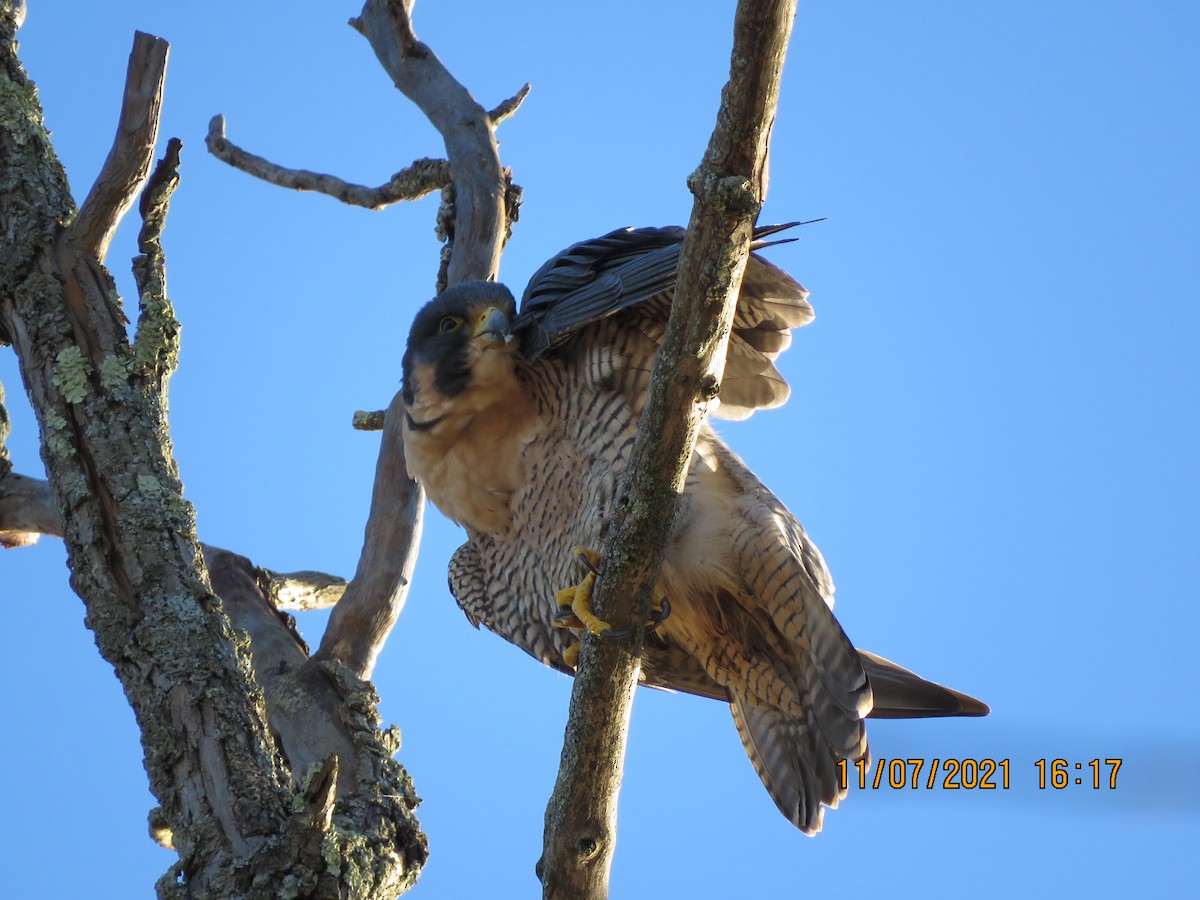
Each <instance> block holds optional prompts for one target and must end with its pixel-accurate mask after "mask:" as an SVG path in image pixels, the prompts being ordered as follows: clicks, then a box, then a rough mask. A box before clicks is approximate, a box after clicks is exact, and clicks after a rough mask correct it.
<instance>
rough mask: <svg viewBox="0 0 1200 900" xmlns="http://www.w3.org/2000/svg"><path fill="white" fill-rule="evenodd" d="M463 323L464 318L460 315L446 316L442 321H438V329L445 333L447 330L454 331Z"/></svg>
mask: <svg viewBox="0 0 1200 900" xmlns="http://www.w3.org/2000/svg"><path fill="white" fill-rule="evenodd" d="M462 323H463V320H462V319H460V318H459V317H458V316H446V317H445V318H444V319H442V321H440V322H438V331H441V332H443V333H445V332H447V331H454V330H455V329H456V328H458V326H459V325H461V324H462Z"/></svg>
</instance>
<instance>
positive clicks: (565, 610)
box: [551, 606, 575, 622]
mask: <svg viewBox="0 0 1200 900" xmlns="http://www.w3.org/2000/svg"><path fill="white" fill-rule="evenodd" d="M551 618H552V619H553V620H554V621H555V622H561V621H562V620H563V619H573V618H575V611H574V610H572V609H571V607H569V606H563V607H560V608H559V609H558V611H557V612H555V613H554V615H553V616H552V617H551Z"/></svg>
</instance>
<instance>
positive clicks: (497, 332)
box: [471, 306, 513, 345]
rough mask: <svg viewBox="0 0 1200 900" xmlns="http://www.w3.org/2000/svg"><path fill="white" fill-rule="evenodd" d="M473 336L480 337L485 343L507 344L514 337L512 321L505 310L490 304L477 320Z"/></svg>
mask: <svg viewBox="0 0 1200 900" xmlns="http://www.w3.org/2000/svg"><path fill="white" fill-rule="evenodd" d="M471 337H476V338H479V339H480V340H481V341H483V342H484V343H485V344H500V345H504V344H507V343H508V342H509V341H511V340H512V339H513V335H512V322H510V321H509V318H508V316H506V315H505V314H504V313H503V311H501V310H499V309H497V308H496V307H494V306H489V307H488V308H487V309H485V310H484V311H483V312H482V313H480V314H479V318H478V319H476V320H475V329H474V331H472V332H471Z"/></svg>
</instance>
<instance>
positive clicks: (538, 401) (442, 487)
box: [403, 226, 988, 834]
mask: <svg viewBox="0 0 1200 900" xmlns="http://www.w3.org/2000/svg"><path fill="white" fill-rule="evenodd" d="M784 227H788V226H776V227H768V228H759V229H756V230H755V234H754V237H755V244H754V245H753V246H754V249H761V248H762V247H763V246H766V243H765V242H764V240H763V239H764V238H766V237H768V236H769V235H771V234H773V233H775V232H776V231H779V230H781V229H782V228H784ZM683 235H684V231H683V229H681V228H642V229H623V230H619V231H614V232H612V233H610V234H607V235H604V236H603V237H600V238H596V239H595V240H590V241H583V242H582V243H579V244H575V245H573V246H572V247H569V248H567V249H566V250H564V251H563V252H561V253H559V254H558V255H557V256H555V257H554V258H553V259H551V260H550V261H549V262H547V263H546V264H545V265H544V266H542V268H541V269H539V270H538V272H537V273H536V274H535V275H534V276H533V278H532V279H531V280H530V282H529V285H528V287H527V288H526V289H525V293H524V296H523V297H522V301H521V310H520V313H519V314H518V312H517V309H516V304H515V302H514V300H513V296H512V294H511V293H510V292H509V290H508V289H507V288H505V287H504V286H503V285H500V284H496V283H491V282H472V283H469V284H462V285H458V286H456V287H453V288H450V289H448V290H447V291H445V292H444V293H443V294H441V295H440V296H439V297H437V298H436V299H434V300H433V301H431V302H430V303H428V304H427V305H426V306H425V307H424V308H423V309H422V310H421V311H420V312H419V313H418V314H417V316H416V319H415V320H414V322H413V326H412V331H411V333H410V335H409V339H408V347H407V349H406V351H405V354H404V363H403V365H404V386H403V399H404V401H405V403H406V414H405V420H404V426H403V429H404V451H405V456H406V458H407V462H408V470H409V474H410V475H411V476H412V477H413V478H415V479H416V480H418V481H419V482H421V483H422V485H424V487H425V490H426V491H427V493H428V495H429V498H430V499H431V500H432V501H433V502H434V504H435V505H436V506H437V507H438V508H439V509H440V510H441V511H442V512H443V513H445V514H446V515H447V516H449V517H450V518H451V519H453V520H454V521H455V522H458V523H459V524H461V525H462V526H463V527H464V528H466V530H467V535H468V541H467V543H465V544H463V545H462V546H461V547H460V548H459V549H458V550H457V552H456V553H455V554H454V557H453V559H452V560H451V562H450V589H451V591H452V592H453V594H454V596H455V599H456V600H457V601H458V604H459V606H460V607H462V610H463V612H465V613H466V615H467V618H468V619H470V621H471V622H472V623H473V624H475V625H476V626H479V625H480V624H482V625H485V626H486V627H487V628H489V629H491V630H492V631H494V632H496V633H497V634H499V635H501V636H502V637H504V638H506V639H508V640H509V641H511V642H512V643H514V644H516V645H517V646H518V647H520V648H521V649H523V650H525V651H526V652H527V653H529V654H530V655H532V656H534V657H535V658H537V659H539V660H541V661H542V662H543V663H545V664H546V665H549V666H553V667H554V668H557V669H559V670H562V671H564V672H570V671H571V670H572V668H573V665H574V653H575V652H576V651H577V649H578V646H577V640H578V638H577V636H576V634H575V633H574V632H573V631H572V630H571V629H570V628H561V627H556V624H561V623H562V622H566V623H567V624H568V625H571V626H580V625H584V624H588V625H589V626H590V627H592V628H593V630H597V631H602V630H603V628H604V627H605V625H606V623H603V622H598V621H597V620H595V618H594V617H591V618H589V611H588V610H586V609H581V608H579V606H578V605H576V606H574V607H572V608H563V609H561V610H560V603H561V604H563V605H564V606H565V605H566V604H568V603H570V602H571V601H572V598H573V596H574V594H576V593H582V592H575V591H572V590H569V589H568V590H566V591H563V589H564V588H569V586H570V585H571V584H573V583H575V582H578V581H579V580H580V575H581V572H582V569H581V565H582V566H584V567H590V566H592V565H595V564H597V562H598V563H599V564H601V565H602V564H603V563H602V561H598V560H597V559H596V557H595V556H594V554H587V553H584V554H583V555H584V556H585V557H586V558H585V559H584V560H583V561H582V563H581V560H580V553H579V548H581V547H582V548H598V547H600V546H601V545H602V544H603V541H604V537H605V529H606V523H607V522H608V521H609V517H610V512H611V511H612V509H613V506H614V503H615V501H616V499H617V498H616V493H617V487H618V483H619V481H620V479H621V476H622V473H623V472H624V471H625V468H626V466H627V465H628V462H629V457H630V452H631V450H632V447H633V442H634V437H635V434H636V432H637V427H638V420H639V417H640V415H641V412H642V407H643V405H644V403H645V399H646V390H647V386H648V383H649V378H650V369H651V364H652V362H653V358H654V354H655V352H656V351H657V349H658V346H659V343H660V342H661V340H662V336H663V334H664V332H665V329H666V321H667V316H668V313H669V309H670V303H671V298H672V296H673V292H674V285H675V278H676V269H677V266H678V261H679V252H680V247H681V242H682V240H683ZM807 298H808V292H807V291H805V289H804V288H803V287H801V286H800V284H798V283H797V282H796V281H795V280H794V279H793V278H792V277H791V276H790V275H788V274H787V273H786V272H784V271H782V270H781V269H779V268H777V267H776V266H774V265H772V264H771V263H769V262H767V261H766V260H765V259H763V258H762V257H761V256H758V255H757V254H752V255H751V256H750V259H749V261H748V263H747V267H746V270H745V275H744V277H743V280H742V286H741V293H740V295H739V300H738V306H737V311H736V314H735V318H734V322H733V332H732V335H731V337H730V342H729V351H728V356H727V361H726V366H725V374H724V377H723V379H722V381H721V387H720V393H719V395H718V401H719V403H718V405H717V408H716V410H715V415H717V416H721V417H723V418H743V417H745V416H748V415H749V414H750V413H751V412H753V411H754V410H756V409H765V408H770V407H774V406H779V405H780V404H782V403H783V402H784V401H785V400H786V399H787V396H788V392H789V389H788V386H787V384H786V383H785V381H784V380H783V378H782V377H781V376H780V374H779V372H778V371H777V370H776V368H775V366H774V363H773V360H774V359H775V357H776V356H777V355H778V354H779V353H780V352H781V351H782V350H784V349H785V348H786V347H787V346H788V344H789V343H790V341H791V332H790V330H791V329H792V328H796V327H798V326H800V325H804V324H806V323H807V322H809V321H810V320H811V319H812V315H813V314H812V307H811V306H809V304H808V299H807ZM659 588H660V591H661V593H662V594H663V595H665V597H666V598H667V601H668V602H669V606H668V604H663V610H662V612H660V613H659V616H658V619H661V621H659V622H657V623H656V624H657V627H655V628H654V630H653V632H652V633H650V634H648V635H647V637H646V641H645V645H644V651H643V658H642V679H643V681H644V683H645V684H648V685H651V686H653V687H659V688H668V689H671V690H679V691H686V692H688V693H692V694H698V695H701V696H704V697H713V698H716V699H719V700H723V701H726V702H728V703H729V704H730V707H731V709H732V711H733V718H734V722H735V723H736V725H737V730H738V734H739V735H740V736H741V739H742V743H743V745H744V746H745V748H746V753H747V754H748V755H749V757H750V761H751V762H752V763H753V764H754V767H755V769H756V770H757V771H758V774H759V776H760V777H761V778H762V781H763V783H764V784H765V785H766V788H767V790H768V791H769V792H770V794H771V797H772V798H773V799H774V801H775V803H776V805H778V807H779V809H780V810H781V811H782V812H783V814H784V815H785V816H786V817H787V818H788V819H789V820H790V821H791V822H793V823H794V824H795V825H796V826H797V827H798V828H800V829H801V830H803V831H804V832H805V833H806V834H813V833H815V832H816V831H818V830H819V829H820V827H821V820H822V815H823V809H822V807H823V806H836V804H837V802H838V800H839V799H840V798H841V797H842V796H844V794H845V791H844V790H843V789H842V788H841V784H842V783H843V781H844V779H839V777H838V772H837V766H838V762H839V761H840V760H842V759H847V760H850V761H851V762H853V761H855V760H857V759H860V758H862V757H864V756H865V755H866V754H867V741H866V732H865V727H864V723H863V719H864V718H866V717H867V716H868V715H874V716H879V717H891V718H908V717H921V716H975V715H985V714H986V713H987V712H988V708H987V707H986V706H985V705H984V704H982V703H980V702H979V701H977V700H974V699H972V698H970V697H968V696H966V695H964V694H960V693H958V692H957V691H953V690H950V689H948V688H944V687H942V686H940V685H937V684H933V683H932V682H928V681H925V680H923V679H921V678H920V677H918V676H917V675H915V674H913V673H912V672H909V671H908V670H907V669H903V668H901V667H899V666H897V665H895V664H893V663H891V662H889V661H887V660H885V659H883V658H881V657H878V656H875V655H873V654H870V653H866V652H861V651H857V650H855V648H854V646H853V645H852V644H851V643H850V641H849V639H848V638H847V637H846V635H845V633H844V632H843V631H842V629H841V626H840V625H838V622H837V620H836V619H835V618H834V616H833V612H832V606H833V582H832V580H831V578H830V576H829V572H828V570H827V569H826V567H825V562H824V560H823V559H822V558H821V554H820V552H819V551H818V550H817V548H816V546H815V545H814V544H813V543H812V541H810V540H809V538H808V535H807V534H806V533H805V531H804V529H803V528H802V527H801V525H800V523H799V522H798V521H797V520H796V519H795V517H794V516H792V514H791V513H790V512H788V510H787V509H786V508H785V507H784V505H783V504H782V503H781V502H780V501H779V500H778V499H777V498H776V497H775V496H774V495H773V494H772V493H771V492H770V491H769V490H768V489H767V488H766V487H765V486H764V485H763V484H762V482H760V481H759V480H758V479H757V478H756V477H755V476H754V473H753V472H751V471H750V470H749V469H748V468H747V467H746V465H745V463H743V462H742V461H741V460H740V459H739V458H738V457H737V456H735V455H734V454H733V452H732V451H730V449H729V448H728V447H726V446H725V444H724V442H723V441H722V440H721V439H720V438H719V437H718V436H717V435H716V433H715V432H714V431H713V430H712V429H711V428H710V427H709V426H708V425H707V424H705V425H703V426H702V427H701V430H700V433H699V437H698V439H697V442H696V449H695V451H694V453H693V454H692V459H691V463H690V469H689V473H688V477H687V484H686V488H685V491H684V494H683V496H682V498H681V499H680V509H679V515H678V517H677V519H676V522H675V525H674V527H673V531H672V533H671V536H670V540H669V543H668V547H667V551H666V557H665V560H664V562H663V566H662V570H661V572H660V575H659ZM560 593H561V594H562V598H560V599H557V600H556V597H558V595H559V594H560ZM668 609H669V612H668ZM581 620H582V621H581Z"/></svg>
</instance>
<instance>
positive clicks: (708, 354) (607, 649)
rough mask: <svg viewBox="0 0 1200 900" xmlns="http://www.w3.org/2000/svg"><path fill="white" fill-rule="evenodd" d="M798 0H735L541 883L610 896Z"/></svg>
mask: <svg viewBox="0 0 1200 900" xmlns="http://www.w3.org/2000/svg"><path fill="white" fill-rule="evenodd" d="M795 13H796V3H795V0H740V2H739V3H738V7H737V13H736V16H735V20H734V40H733V54H732V58H731V60H730V73H729V82H728V83H727V84H726V85H725V88H724V90H723V91H722V94H721V107H720V112H719V113H718V115H717V123H716V127H715V129H714V131H713V134H712V138H711V140H710V141H709V145H708V149H707V151H706V152H705V154H704V159H703V161H702V162H701V163H700V167H699V168H698V169H697V170H696V171H695V172H694V173H693V174H692V175H691V176H690V177H689V179H688V187H689V188H690V189H691V191H692V193H693V194H694V195H695V202H694V205H693V207H692V214H691V219H690V221H689V223H688V231H687V237H686V238H685V239H684V244H683V249H682V251H681V255H680V263H679V281H678V284H677V286H676V289H675V301H674V304H673V306H672V309H671V318H670V321H669V323H668V325H667V332H666V335H665V337H664V339H663V346H662V348H661V350H660V351H659V353H658V356H657V358H656V359H655V362H654V370H653V373H652V376H651V382H650V390H649V396H648V400H647V403H646V407H645V410H644V412H643V415H642V421H641V425H640V427H639V429H638V436H637V441H636V443H635V444H634V448H633V455H632V459H631V461H630V467H629V470H628V471H627V473H626V476H625V478H624V479H623V481H622V485H621V487H620V489H619V492H618V500H617V504H616V510H617V513H616V518H615V521H614V523H613V527H612V528H611V530H610V531H609V537H608V539H607V541H606V542H605V545H604V548H603V551H602V555H603V558H604V566H603V567H602V570H601V573H600V576H599V577H598V578H597V581H596V587H595V593H594V594H593V603H594V605H595V607H596V611H597V613H598V615H600V617H601V618H603V619H605V620H606V621H609V622H612V623H613V624H614V625H615V626H616V627H617V628H623V627H626V625H627V624H628V625H629V626H630V627H631V633H630V635H629V637H628V638H626V639H624V640H600V639H597V638H595V637H594V636H591V635H588V636H586V637H585V639H584V641H583V647H582V650H581V652H580V656H579V667H578V670H577V672H576V675H575V684H574V686H573V688H572V692H571V707H570V713H569V718H568V721H567V727H566V734H565V737H564V740H563V752H562V760H561V764H560V768H559V774H558V780H557V782H556V784H555V786H554V793H553V795H552V796H551V798H550V802H549V805H548V806H547V809H546V831H545V846H544V849H543V856H542V860H541V862H540V863H539V872H540V874H541V877H542V884H543V896H544V897H546V898H558V900H567V898H570V900H600V898H604V897H607V896H608V880H609V871H610V868H611V865H612V857H613V850H614V846H615V842H616V811H617V793H618V790H619V787H620V782H621V772H622V769H623V766H624V757H625V745H626V743H627V738H628V731H629V716H630V711H631V709H632V703H633V690H634V688H635V687H636V685H637V681H638V675H639V671H640V659H641V650H642V641H643V639H644V636H645V635H644V626H643V624H642V623H644V622H645V621H646V620H647V617H648V614H649V611H650V603H651V594H652V589H653V586H654V581H655V579H656V577H657V573H658V570H659V567H660V566H661V564H662V558H663V553H664V550H665V547H666V540H667V535H668V533H669V531H670V528H671V524H672V522H673V520H674V516H675V510H676V507H677V500H678V497H679V495H680V493H681V492H682V490H683V484H684V478H685V476H686V473H687V467H688V462H689V460H690V458H691V454H692V449H693V447H694V446H695V442H696V432H697V429H698V427H699V423H700V420H701V419H702V417H703V414H704V410H705V408H706V406H707V404H708V402H709V401H710V400H712V398H713V397H715V396H716V394H717V391H718V388H719V385H720V378H721V372H722V370H723V369H724V366H725V350H726V346H727V344H728V339H729V331H730V327H731V325H732V321H733V310H734V307H735V305H736V300H737V294H738V288H739V286H740V285H741V280H742V272H743V271H744V269H745V265H746V256H747V254H748V253H749V249H750V240H751V231H752V229H753V226H754V221H755V219H756V218H757V216H758V211H759V208H760V207H761V205H762V201H763V198H764V196H765V194H766V188H767V147H768V143H769V139H770V135H771V125H772V123H773V122H774V119H775V107H776V104H777V101H778V98H779V79H780V75H781V73H782V70H783V59H784V54H785V52H786V50H787V44H788V38H789V36H790V35H791V29H792V21H793V19H794V18H795Z"/></svg>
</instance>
